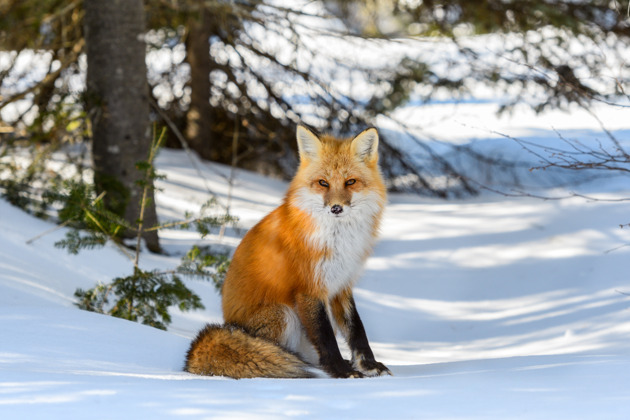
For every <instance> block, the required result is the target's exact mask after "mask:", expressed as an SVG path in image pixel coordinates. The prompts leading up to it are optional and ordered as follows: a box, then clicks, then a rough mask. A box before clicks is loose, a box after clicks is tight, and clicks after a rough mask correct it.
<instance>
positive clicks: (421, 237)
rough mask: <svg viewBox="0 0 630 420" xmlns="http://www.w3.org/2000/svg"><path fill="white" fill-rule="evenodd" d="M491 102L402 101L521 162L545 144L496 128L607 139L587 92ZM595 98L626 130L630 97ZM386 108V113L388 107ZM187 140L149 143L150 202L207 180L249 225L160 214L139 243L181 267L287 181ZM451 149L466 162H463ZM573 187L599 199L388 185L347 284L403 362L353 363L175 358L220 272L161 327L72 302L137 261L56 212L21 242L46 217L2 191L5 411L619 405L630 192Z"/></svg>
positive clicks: (263, 207) (178, 413) (628, 388)
mask: <svg viewBox="0 0 630 420" xmlns="http://www.w3.org/2000/svg"><path fill="white" fill-rule="evenodd" d="M496 109H497V103H495V102H492V101H485V100H484V101H470V102H463V103H457V104H455V103H448V102H445V103H437V102H435V103H431V104H428V105H423V106H416V105H414V104H410V105H409V106H407V107H405V108H403V109H401V110H399V111H397V113H396V114H395V115H394V116H395V117H396V118H398V119H400V120H410V121H411V120H412V121H413V122H414V124H416V125H417V126H418V127H421V131H419V134H420V135H422V136H423V137H428V138H433V139H435V141H436V142H437V143H439V142H443V143H447V142H448V143H456V144H471V145H473V146H475V147H478V148H479V149H478V150H483V151H484V152H486V153H487V152H494V153H496V154H497V155H501V156H511V157H518V158H520V159H521V160H524V161H526V162H530V163H531V164H532V165H535V164H536V159H535V158H534V157H532V156H529V155H527V153H525V152H524V151H523V148H522V147H520V146H519V145H518V144H517V143H515V142H514V141H512V140H509V139H507V138H505V136H503V135H501V134H505V135H508V136H513V137H521V138H524V139H527V140H528V141H533V140H535V141H538V142H540V144H558V143H561V142H559V137H558V133H556V131H554V130H558V131H560V132H561V133H563V134H564V135H565V137H567V138H575V137H577V138H580V140H581V141H583V142H589V141H590V142H594V143H593V144H595V145H600V144H603V143H602V142H603V140H605V139H606V136H605V134H604V133H603V132H602V130H601V127H600V126H599V123H598V122H597V121H596V120H595V119H594V118H592V116H590V115H588V114H585V113H582V112H581V111H578V110H572V111H571V112H562V111H551V112H548V113H546V114H543V115H541V116H537V115H534V114H532V113H530V112H529V111H527V110H523V109H520V110H518V111H516V113H515V114H514V115H512V116H511V117H509V116H506V115H504V116H501V117H498V116H496V115H495V113H494V112H495V111H496ZM596 111H597V112H598V115H599V116H600V118H601V120H602V122H603V124H604V126H606V127H607V128H609V129H610V130H611V132H612V133H613V134H614V135H616V136H618V138H619V139H620V140H621V141H625V142H626V143H627V141H628V140H627V133H628V126H627V118H625V116H624V114H625V113H626V112H627V111H626V109H625V108H622V107H618V108H612V107H602V106H600V108H599V109H596ZM379 127H381V128H382V129H387V130H389V131H390V132H395V130H396V125H395V124H392V121H385V120H382V121H379ZM418 130H420V128H418ZM403 145H404V144H403ZM405 147H409V145H407V146H405ZM444 150H447V149H446V148H445V149H444ZM409 153H413V150H411V149H409ZM190 159H191V158H190V157H189V156H187V155H186V154H185V153H183V152H179V151H169V150H165V151H163V152H162V153H161V155H160V156H159V158H158V169H159V171H160V172H161V173H163V174H164V175H166V179H165V180H162V181H159V185H158V187H159V188H160V189H161V191H160V192H159V193H158V194H157V197H156V200H157V204H158V213H159V216H160V218H161V219H162V220H168V219H181V218H182V217H183V215H184V213H185V212H195V211H197V210H198V209H199V208H200V206H201V205H202V204H203V203H205V202H206V201H207V200H208V198H209V191H212V192H213V193H214V194H216V196H217V199H218V202H219V205H220V206H221V207H222V208H225V207H229V208H230V209H231V211H232V213H233V214H234V215H236V216H238V217H239V219H240V222H239V227H240V228H242V229H240V230H228V232H227V236H225V237H223V238H220V237H219V236H218V235H217V234H213V235H211V236H210V237H209V238H208V239H206V240H203V241H201V240H200V239H199V238H198V235H197V234H194V233H192V232H182V231H175V230H166V231H163V232H161V233H160V236H161V240H162V244H163V246H164V247H165V249H166V251H167V254H166V255H152V254H148V253H144V254H143V255H142V258H141V264H142V265H143V266H144V267H145V268H151V269H153V268H159V269H167V268H173V267H174V266H176V265H177V263H178V261H179V258H180V256H181V255H182V253H183V252H185V251H186V250H187V249H189V248H190V246H191V245H192V244H195V243H200V244H209V243H217V242H220V243H221V244H223V245H224V246H227V247H234V246H236V245H237V244H238V240H239V238H240V236H242V234H243V232H244V229H247V228H250V227H252V226H253V225H254V224H255V223H256V222H257V221H258V220H260V219H261V218H262V217H263V216H264V215H265V214H266V213H267V212H269V211H270V210H272V209H273V208H274V207H275V206H277V205H278V204H279V203H280V201H281V199H282V196H283V194H284V191H285V189H286V187H287V184H286V183H285V182H282V181H278V180H273V179H266V178H263V177H260V176H258V175H255V174H252V173H248V172H245V171H237V176H236V178H235V180H234V186H233V190H232V191H231V190H230V187H229V186H228V182H227V178H228V177H229V174H230V169H229V168H226V167H224V166H220V165H215V164H209V163H206V162H201V161H199V160H197V159H196V158H194V159H196V161H197V164H198V165H199V166H200V167H201V171H202V174H201V176H200V174H199V173H198V172H197V170H196V169H195V167H194V165H192V164H191V161H190ZM461 167H462V168H464V169H466V168H468V170H469V172H468V173H473V174H474V170H473V169H471V168H470V162H469V161H464V162H463V163H462V166H461ZM578 175H579V174H578ZM520 176H521V177H524V178H523V179H522V181H523V184H526V185H534V186H537V187H538V189H539V190H540V189H542V190H543V192H544V194H545V195H548V196H549V195H551V196H553V195H564V196H566V195H570V191H568V190H567V191H562V190H561V191H558V190H554V189H549V188H548V186H547V185H546V184H545V182H543V181H544V179H545V176H546V175H545V173H541V172H533V173H530V172H529V171H528V170H526V169H525V170H523V173H522V174H520ZM575 176H576V175H575V174H573V175H571V177H575ZM497 188H499V187H497ZM580 188H582V189H581V190H578V192H586V193H588V194H590V195H596V196H598V197H601V198H605V199H607V200H608V201H595V200H587V199H584V198H579V197H573V198H570V199H564V200H546V201H543V200H539V199H536V198H532V197H506V196H500V195H493V194H490V193H488V192H486V193H484V194H482V195H481V196H479V197H476V198H469V199H460V200H451V201H440V200H436V199H427V198H420V197H416V196H411V195H400V194H393V195H391V196H390V203H389V204H388V206H387V210H386V214H385V221H384V223H383V227H382V234H381V239H380V241H379V242H378V244H377V246H376V250H375V253H374V255H373V257H372V258H370V259H369V260H368V263H367V267H366V270H365V272H364V274H363V277H362V280H361V281H360V283H359V286H358V288H357V289H356V292H355V293H356V294H355V296H356V301H357V306H358V309H359V313H360V314H361V316H362V319H363V323H364V324H365V327H366V330H367V333H368V336H369V338H370V342H371V344H372V348H373V350H374V352H375V354H376V357H377V359H378V360H379V361H381V362H383V363H385V364H386V365H388V367H390V368H391V370H392V372H393V373H394V376H393V377H380V378H371V379H348V380H337V379H311V380H270V379H254V380H239V381H235V380H231V379H226V378H208V377H199V376H195V375H191V374H188V373H185V372H183V371H182V368H183V364H184V356H185V353H186V351H187V348H188V345H189V343H190V341H191V339H192V338H193V337H194V336H195V334H196V332H197V331H198V330H199V329H200V328H202V327H203V325H204V324H205V323H207V322H220V321H221V310H220V297H219V296H218V295H217V293H216V291H215V290H214V286H213V285H211V284H209V283H203V282H191V283H190V286H191V287H192V288H194V290H195V291H196V292H197V293H198V294H199V295H200V296H201V297H202V298H203V302H204V304H205V305H206V309H205V310H204V311H197V312H190V313H182V312H179V311H176V310H173V323H172V324H171V326H170V327H169V330H168V331H160V330H156V329H153V328H150V327H147V326H143V325H139V324H135V323H131V322H128V321H124V320H120V319H116V318H111V317H107V316H103V315H98V314H94V313H89V312H84V311H80V310H79V309H77V308H76V307H75V306H74V305H73V302H74V298H73V293H74V291H75V290H76V289H77V288H84V289H85V288H89V287H92V286H93V285H95V284H96V283H98V282H108V281H110V280H112V279H113V278H115V277H117V276H122V275H127V274H129V273H130V272H131V269H132V263H131V262H130V261H129V260H128V259H127V257H125V256H124V255H122V254H121V253H120V252H119V251H118V250H117V249H116V248H115V247H114V246H107V247H106V248H105V249H102V250H95V251H83V252H81V253H80V254H79V255H78V256H72V255H69V254H68V253H66V252H65V251H63V250H59V249H56V248H54V246H53V244H54V242H56V241H57V240H59V239H61V238H62V237H63V236H64V233H65V231H64V230H63V229H60V230H57V231H54V232H52V233H49V234H46V235H44V236H43V237H41V238H39V239H36V240H34V241H29V240H31V239H32V238H35V237H36V236H37V235H40V234H41V233H43V232H46V231H48V230H49V229H51V228H52V227H54V225H53V224H52V223H50V222H46V221H42V220H39V219H36V218H33V217H32V216H30V215H27V214H25V213H23V212H21V211H20V210H18V209H16V208H14V207H12V206H10V205H9V204H8V203H6V202H5V201H2V200H0V418H2V419H34V418H46V419H61V418H64V419H65V418H81V419H109V418H118V419H127V418H129V419H132V418H133V419H137V418H151V419H162V418H168V419H171V418H179V417H181V418H192V419H203V418H212V419H221V418H230V419H238V418H247V419H278V418H294V417H296V418H344V419H385V418H401V419H421V418H426V419H572V420H573V419H594V418H597V419H626V418H627V416H628V412H629V408H628V403H629V402H630V379H628V375H627V372H628V368H629V367H630V357H629V356H630V344H629V343H630V297H629V294H630V282H629V281H628V277H627V272H628V269H627V265H628V261H629V256H630V255H629V254H630V247H629V246H628V244H630V229H629V228H628V227H625V228H620V225H622V224H627V223H628V222H630V220H629V219H628V211H627V205H628V204H627V202H624V201H614V200H619V199H624V198H627V197H630V188H629V186H628V183H627V180H625V179H624V178H623V177H621V176H619V177H615V178H606V179H604V180H600V181H599V182H595V183H590V184H589V185H586V186H583V187H580ZM343 351H346V352H347V348H345V347H343Z"/></svg>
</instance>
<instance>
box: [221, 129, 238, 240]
mask: <svg viewBox="0 0 630 420" xmlns="http://www.w3.org/2000/svg"><path fill="white" fill-rule="evenodd" d="M238 124H239V120H238V118H234V135H233V136H232V164H231V165H230V177H229V178H228V193H227V207H226V209H225V211H226V212H227V214H228V215H229V214H230V206H231V205H232V192H233V190H234V174H235V172H236V164H237V163H238V155H237V153H238ZM226 224H227V222H225V221H224V222H223V223H222V224H221V230H220V232H219V241H222V240H223V235H224V234H225V226H226Z"/></svg>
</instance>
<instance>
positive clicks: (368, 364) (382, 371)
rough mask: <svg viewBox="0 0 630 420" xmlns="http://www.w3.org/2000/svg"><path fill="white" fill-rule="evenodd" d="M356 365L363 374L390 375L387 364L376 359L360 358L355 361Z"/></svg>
mask: <svg viewBox="0 0 630 420" xmlns="http://www.w3.org/2000/svg"><path fill="white" fill-rule="evenodd" d="M356 367H357V369H358V370H359V371H361V373H363V374H364V375H365V376H384V375H390V376H392V372H391V371H390V370H389V369H388V368H387V366H385V365H384V364H382V363H381V362H377V361H376V360H361V361H359V362H358V363H357V366H356Z"/></svg>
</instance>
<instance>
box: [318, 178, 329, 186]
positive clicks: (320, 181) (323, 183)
mask: <svg viewBox="0 0 630 420" xmlns="http://www.w3.org/2000/svg"><path fill="white" fill-rule="evenodd" d="M319 185H321V186H322V187H326V188H328V182H326V181H324V180H323V179H320V180H319Z"/></svg>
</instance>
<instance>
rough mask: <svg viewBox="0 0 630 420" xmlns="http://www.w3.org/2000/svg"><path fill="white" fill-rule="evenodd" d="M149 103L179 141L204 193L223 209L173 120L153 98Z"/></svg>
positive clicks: (150, 98)
mask: <svg viewBox="0 0 630 420" xmlns="http://www.w3.org/2000/svg"><path fill="white" fill-rule="evenodd" d="M149 101H151V105H152V106H153V109H155V110H156V112H157V113H158V114H160V117H162V119H163V120H164V121H165V122H166V125H168V127H169V128H170V129H171V131H172V132H173V134H175V137H177V139H178V140H179V142H180V144H181V145H182V147H183V148H184V151H185V152H186V154H187V155H188V159H189V160H190V163H192V165H193V168H194V169H195V172H197V175H198V176H199V178H200V179H201V180H202V181H203V185H204V187H205V188H206V191H208V194H210V196H212V197H214V198H215V199H216V202H217V204H218V205H219V206H221V207H223V208H224V209H225V208H226V206H225V205H224V204H222V203H221V201H220V200H219V198H218V197H217V196H216V194H214V193H213V192H212V190H211V189H210V186H209V185H208V180H207V179H206V177H205V176H204V175H203V172H202V171H201V168H200V167H199V164H198V163H197V161H196V160H195V158H194V154H193V152H192V150H191V148H190V146H189V145H188V142H187V141H186V138H184V135H183V134H182V132H181V131H179V129H178V128H177V126H176V125H175V123H174V122H173V120H171V118H170V117H169V116H168V115H166V113H165V112H164V111H163V110H162V108H160V106H159V105H158V104H157V103H156V102H155V99H153V97H149Z"/></svg>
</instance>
